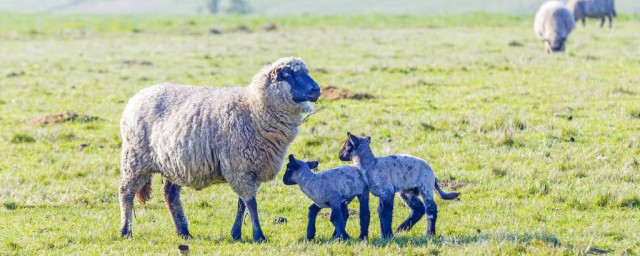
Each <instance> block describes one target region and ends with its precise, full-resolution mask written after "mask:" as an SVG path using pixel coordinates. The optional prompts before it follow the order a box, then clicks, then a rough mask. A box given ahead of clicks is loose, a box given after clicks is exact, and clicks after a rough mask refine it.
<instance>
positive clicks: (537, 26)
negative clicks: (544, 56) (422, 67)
mask: <svg viewBox="0 0 640 256" xmlns="http://www.w3.org/2000/svg"><path fill="white" fill-rule="evenodd" d="M574 27H575V21H574V20H573V15H572V14H571V12H570V11H569V9H567V7H566V6H565V4H564V3H562V2H560V1H548V2H546V3H544V4H542V6H540V9H539V10H538V12H537V13H536V18H535V21H534V24H533V30H534V32H535V34H536V35H537V36H538V38H540V40H542V41H543V42H544V45H545V51H546V52H547V53H552V52H563V51H564V48H565V42H566V40H567V37H568V36H569V33H571V30H573V28H574Z"/></svg>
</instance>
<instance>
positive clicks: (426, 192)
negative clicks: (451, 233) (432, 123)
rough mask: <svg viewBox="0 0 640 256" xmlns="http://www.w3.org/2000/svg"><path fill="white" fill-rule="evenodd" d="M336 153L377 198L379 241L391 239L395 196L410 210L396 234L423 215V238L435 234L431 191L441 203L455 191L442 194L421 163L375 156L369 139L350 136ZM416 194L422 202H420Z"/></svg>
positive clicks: (413, 159) (411, 158)
mask: <svg viewBox="0 0 640 256" xmlns="http://www.w3.org/2000/svg"><path fill="white" fill-rule="evenodd" d="M347 135H348V136H349V137H348V138H347V140H346V141H345V142H344V146H343V147H342V149H341V150H340V153H339V158H340V160H342V161H353V164H354V165H355V166H356V167H357V168H358V170H359V172H360V174H361V175H362V177H363V180H364V181H365V183H366V184H367V186H368V187H369V190H370V191H371V193H372V194H373V195H375V196H377V197H379V198H380V203H379V205H378V214H379V216H380V228H381V233H382V234H381V235H382V237H383V238H390V237H393V233H392V231H391V221H392V216H393V200H394V197H395V193H397V192H400V197H401V198H402V200H403V201H404V203H405V205H407V206H408V207H409V208H410V209H411V214H410V215H409V216H408V217H407V219H405V220H404V221H403V222H402V223H401V224H400V226H398V228H397V229H396V232H401V231H405V230H410V229H411V228H412V227H413V226H414V225H415V224H416V223H417V222H418V221H419V220H420V218H422V216H423V215H424V213H425V211H426V214H427V218H428V222H429V223H428V228H427V232H426V235H435V233H436V219H437V217H438V208H437V206H436V202H435V201H434V197H433V192H432V190H434V189H435V190H436V192H437V193H438V195H439V196H440V197H441V198H442V199H444V200H453V199H455V198H457V197H458V195H459V193H458V192H450V193H447V192H444V191H442V190H441V189H440V186H439V185H438V182H437V180H436V177H435V175H434V174H433V170H432V169H431V167H430V166H429V164H427V162H425V161H424V160H422V159H420V158H417V157H414V156H411V155H390V156H384V157H375V156H374V155H373V153H372V152H371V147H370V143H371V137H368V136H367V137H358V136H354V135H352V134H351V133H347ZM418 195H421V196H422V198H423V199H424V203H423V202H422V201H420V199H419V198H418Z"/></svg>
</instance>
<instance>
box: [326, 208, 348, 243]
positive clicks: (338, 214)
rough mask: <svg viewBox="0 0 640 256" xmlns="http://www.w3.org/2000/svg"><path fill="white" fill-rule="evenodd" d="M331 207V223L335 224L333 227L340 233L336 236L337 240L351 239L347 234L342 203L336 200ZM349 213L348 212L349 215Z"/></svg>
mask: <svg viewBox="0 0 640 256" xmlns="http://www.w3.org/2000/svg"><path fill="white" fill-rule="evenodd" d="M330 205H331V217H330V219H331V223H332V224H333V226H334V227H335V228H336V231H338V234H337V235H336V236H335V238H339V239H342V240H347V239H349V234H347V231H346V230H345V222H344V217H343V216H342V215H343V214H342V212H343V210H342V205H343V204H342V203H340V201H339V200H334V201H333V202H331V203H330ZM348 214H349V213H348V212H347V215H348Z"/></svg>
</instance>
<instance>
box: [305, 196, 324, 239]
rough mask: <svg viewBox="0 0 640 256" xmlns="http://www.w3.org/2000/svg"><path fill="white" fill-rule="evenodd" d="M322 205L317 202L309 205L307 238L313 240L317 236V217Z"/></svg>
mask: <svg viewBox="0 0 640 256" xmlns="http://www.w3.org/2000/svg"><path fill="white" fill-rule="evenodd" d="M320 209H321V208H320V207H319V206H317V205H316V204H311V206H309V213H308V215H307V217H308V218H309V222H308V223H307V240H313V239H314V238H315V237H316V218H317V217H318V213H319V212H320Z"/></svg>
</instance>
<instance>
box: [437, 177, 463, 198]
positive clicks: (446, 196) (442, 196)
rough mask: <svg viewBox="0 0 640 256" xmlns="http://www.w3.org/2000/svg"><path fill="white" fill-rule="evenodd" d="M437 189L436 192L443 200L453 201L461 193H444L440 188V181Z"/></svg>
mask: <svg viewBox="0 0 640 256" xmlns="http://www.w3.org/2000/svg"><path fill="white" fill-rule="evenodd" d="M434 187H435V189H436V192H437V193H438V195H439V196H440V198H442V199H443V200H453V199H456V198H458V196H459V195H460V192H455V191H454V192H444V191H442V189H441V188H440V184H438V179H436V184H435V186H434Z"/></svg>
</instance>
